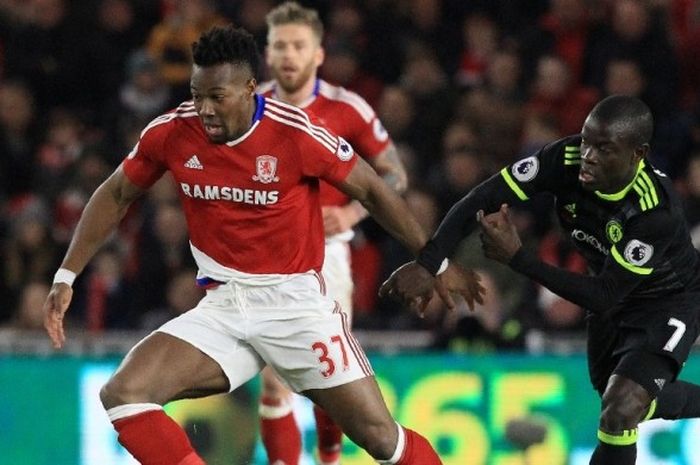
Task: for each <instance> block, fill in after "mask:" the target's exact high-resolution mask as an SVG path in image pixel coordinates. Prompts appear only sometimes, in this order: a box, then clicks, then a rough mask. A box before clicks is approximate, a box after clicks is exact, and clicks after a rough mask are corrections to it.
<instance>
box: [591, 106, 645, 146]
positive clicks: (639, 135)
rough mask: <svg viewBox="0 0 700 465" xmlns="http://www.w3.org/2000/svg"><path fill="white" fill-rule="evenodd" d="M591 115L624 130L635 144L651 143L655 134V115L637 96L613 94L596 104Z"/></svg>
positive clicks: (625, 135)
mask: <svg viewBox="0 0 700 465" xmlns="http://www.w3.org/2000/svg"><path fill="white" fill-rule="evenodd" d="M591 116H592V117H595V118H596V119H598V120H600V121H604V122H606V123H607V124H610V125H613V126H615V129H616V130H618V131H620V132H623V133H624V137H625V138H628V140H629V142H630V143H632V144H633V145H635V146H639V145H644V144H649V143H650V142H651V138H652V136H653V134H654V117H653V116H652V114H651V110H650V109H649V107H648V106H647V104H646V103H644V102H642V101H641V100H640V99H638V98H636V97H630V96H627V95H611V96H609V97H606V98H604V99H603V100H601V101H600V102H598V103H597V104H596V106H595V107H594V108H593V110H592V111H591Z"/></svg>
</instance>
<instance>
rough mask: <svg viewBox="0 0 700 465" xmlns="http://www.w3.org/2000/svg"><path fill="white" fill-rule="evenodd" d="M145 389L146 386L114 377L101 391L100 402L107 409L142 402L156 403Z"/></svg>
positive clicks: (132, 380)
mask: <svg viewBox="0 0 700 465" xmlns="http://www.w3.org/2000/svg"><path fill="white" fill-rule="evenodd" d="M155 400H156V399H152V398H151V396H149V395H148V393H147V392H146V390H145V389H144V384H143V383H142V382H139V381H138V380H135V379H127V378H125V377H123V376H116V375H115V376H112V377H111V378H110V379H109V381H107V383H106V384H105V385H104V386H102V389H100V401H101V402H102V405H103V406H104V408H105V409H110V408H112V407H116V406H118V405H125V404H133V403H140V402H154V401H155Z"/></svg>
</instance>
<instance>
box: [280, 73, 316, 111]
mask: <svg viewBox="0 0 700 465" xmlns="http://www.w3.org/2000/svg"><path fill="white" fill-rule="evenodd" d="M315 89H316V76H313V77H312V78H311V79H309V80H308V81H306V82H305V83H304V85H303V86H301V87H300V88H299V89H297V90H295V91H294V92H287V91H286V90H284V89H282V87H281V86H279V85H278V86H277V88H276V89H275V94H276V97H277V98H278V99H280V100H282V101H283V102H285V103H289V104H290V105H294V106H296V107H301V106H305V105H306V103H307V102H308V101H309V100H310V99H311V97H312V96H313V95H314V91H315Z"/></svg>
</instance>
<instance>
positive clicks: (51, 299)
mask: <svg viewBox="0 0 700 465" xmlns="http://www.w3.org/2000/svg"><path fill="white" fill-rule="evenodd" d="M143 192H144V191H143V190H142V189H141V188H139V187H137V186H136V185H134V184H133V183H131V182H130V181H129V180H128V179H127V177H126V176H125V175H124V172H123V171H122V168H121V166H120V167H118V168H117V169H116V171H115V172H114V173H112V175H111V176H110V177H109V178H107V180H105V181H104V182H103V183H102V185H100V187H98V188H97V190H95V192H94V193H93V194H92V197H90V200H89V201H88V203H87V205H86V206H85V210H83V213H82V216H81V217H80V221H79V222H78V226H77V228H76V231H75V234H74V235H73V238H72V240H71V243H70V246H69V247H68V251H67V252H66V256H65V257H64V259H63V263H62V264H61V268H66V269H68V270H70V271H73V272H74V273H76V274H80V272H81V271H83V269H84V268H85V266H86V265H87V263H88V262H89V261H90V259H91V258H92V257H93V255H95V253H96V252H97V251H98V250H99V248H100V247H101V246H102V244H104V242H105V241H106V240H107V238H108V237H109V236H110V235H111V234H112V233H113V232H114V231H115V230H116V228H117V226H118V225H119V223H120V221H121V220H122V218H123V217H124V215H125V214H126V212H127V210H128V208H129V205H131V204H132V203H133V202H134V200H136V199H137V198H138V197H140V196H141V195H142V194H143ZM72 297H73V289H72V288H71V287H70V286H68V285H67V284H65V283H57V284H54V285H53V286H52V287H51V291H50V292H49V295H48V296H47V298H46V302H45V303H44V327H45V328H46V332H47V333H48V335H49V337H50V338H51V341H52V342H53V345H54V347H55V348H57V349H60V348H61V347H62V346H63V343H64V342H65V340H66V337H65V333H64V331H63V316H64V315H65V313H66V311H67V310H68V306H69V305H70V302H71V299H72Z"/></svg>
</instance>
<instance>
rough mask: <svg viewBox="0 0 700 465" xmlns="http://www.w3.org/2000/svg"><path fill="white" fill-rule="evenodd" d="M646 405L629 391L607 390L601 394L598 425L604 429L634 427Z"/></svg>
mask: <svg viewBox="0 0 700 465" xmlns="http://www.w3.org/2000/svg"><path fill="white" fill-rule="evenodd" d="M647 407H648V406H647V405H645V403H644V402H643V400H642V399H640V398H638V397H635V396H630V395H629V393H625V392H623V391H611V390H608V391H606V392H605V394H604V395H603V406H602V412H601V415H600V426H601V428H602V429H603V430H604V431H622V430H626V429H632V428H636V427H637V425H638V424H639V421H640V420H641V419H642V417H643V416H644V414H645V413H646V408H647Z"/></svg>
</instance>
